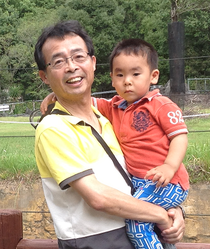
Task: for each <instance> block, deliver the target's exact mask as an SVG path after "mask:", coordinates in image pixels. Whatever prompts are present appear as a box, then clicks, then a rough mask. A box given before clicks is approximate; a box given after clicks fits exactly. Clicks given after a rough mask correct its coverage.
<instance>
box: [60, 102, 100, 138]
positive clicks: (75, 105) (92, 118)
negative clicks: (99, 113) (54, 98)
mask: <svg viewBox="0 0 210 249" xmlns="http://www.w3.org/2000/svg"><path fill="white" fill-rule="evenodd" d="M58 102H59V103H60V104H61V105H62V106H63V107H64V108H65V109H66V110H67V111H68V112H69V113H71V115H73V116H75V117H78V118H80V119H82V120H83V121H84V122H85V123H87V124H89V125H91V126H93V127H94V128H95V129H96V130H97V131H98V132H99V133H101V126H100V123H99V121H98V118H97V117H96V115H95V113H94V112H93V110H92V108H91V98H87V99H86V100H85V99H82V100H79V101H75V100H74V101H69V100H68V101H63V100H59V99H58Z"/></svg>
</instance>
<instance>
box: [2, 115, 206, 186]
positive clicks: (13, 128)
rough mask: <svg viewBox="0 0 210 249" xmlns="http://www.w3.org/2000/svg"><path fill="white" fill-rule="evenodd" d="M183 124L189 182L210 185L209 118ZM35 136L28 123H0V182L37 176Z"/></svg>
mask: <svg viewBox="0 0 210 249" xmlns="http://www.w3.org/2000/svg"><path fill="white" fill-rule="evenodd" d="M0 121H16V122H28V117H15V118H14V117H0ZM185 122H186V124H187V127H188V130H189V134H188V141H189V143H188V149H187V153H186V156H185V159H184V164H185V166H186V168H187V170H188V172H189V175H190V182H191V183H196V182H203V183H204V182H210V116H208V117H202V118H193V119H191V118H190V119H186V120H185ZM34 135H35V130H34V128H33V127H32V126H31V125H30V124H28V123H22V124H5V123H0V139H1V143H0V179H17V178H18V179H19V178H20V177H23V178H26V179H27V178H29V179H31V178H33V177H37V176H39V173H38V169H37V166H36V161H35V155H34V139H35V137H34ZM7 136H10V137H7ZM14 136H23V137H14Z"/></svg>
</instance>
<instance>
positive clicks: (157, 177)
mask: <svg viewBox="0 0 210 249" xmlns="http://www.w3.org/2000/svg"><path fill="white" fill-rule="evenodd" d="M174 173H175V172H174V170H173V169H172V168H171V167H170V165H168V164H162V165H160V166H157V167H155V168H153V169H151V170H149V171H147V174H146V175H145V177H144V179H151V180H152V181H153V182H157V188H158V187H165V186H166V185H167V184H168V183H169V182H170V180H171V179H172V178H173V176H174Z"/></svg>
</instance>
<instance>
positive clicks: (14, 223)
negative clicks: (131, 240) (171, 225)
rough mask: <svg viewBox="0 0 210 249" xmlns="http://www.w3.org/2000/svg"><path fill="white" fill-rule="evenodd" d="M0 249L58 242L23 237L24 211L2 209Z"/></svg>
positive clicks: (51, 246) (204, 248)
mask: <svg viewBox="0 0 210 249" xmlns="http://www.w3.org/2000/svg"><path fill="white" fill-rule="evenodd" d="M176 247H177V249H210V244H205V243H177V244H176ZM0 249H58V243H57V240H51V239H23V223H22V212H21V211H18V210H10V209H0ZM99 249H100V248H99Z"/></svg>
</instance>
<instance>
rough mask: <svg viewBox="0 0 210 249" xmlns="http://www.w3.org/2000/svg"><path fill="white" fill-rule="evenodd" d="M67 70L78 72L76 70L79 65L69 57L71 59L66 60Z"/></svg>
mask: <svg viewBox="0 0 210 249" xmlns="http://www.w3.org/2000/svg"><path fill="white" fill-rule="evenodd" d="M65 68H66V69H67V70H70V71H72V72H74V71H75V70H76V68H78V65H77V64H75V63H74V61H73V59H72V58H71V57H69V58H66V64H65Z"/></svg>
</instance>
